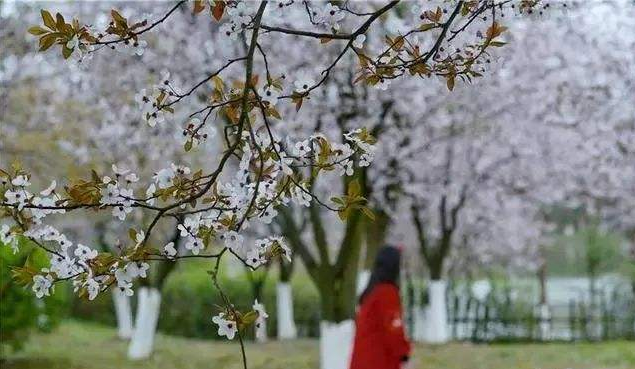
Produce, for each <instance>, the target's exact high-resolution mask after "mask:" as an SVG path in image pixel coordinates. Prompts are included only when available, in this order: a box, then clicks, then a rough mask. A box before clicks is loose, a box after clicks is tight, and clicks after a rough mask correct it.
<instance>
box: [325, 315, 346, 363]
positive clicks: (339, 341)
mask: <svg viewBox="0 0 635 369" xmlns="http://www.w3.org/2000/svg"><path fill="white" fill-rule="evenodd" d="M354 335H355V323H354V322H353V320H351V319H349V320H343V321H341V322H339V323H334V322H329V321H322V322H321V323H320V368H321V369H348V367H349V363H350V360H351V359H350V358H351V352H352V344H353V337H354Z"/></svg>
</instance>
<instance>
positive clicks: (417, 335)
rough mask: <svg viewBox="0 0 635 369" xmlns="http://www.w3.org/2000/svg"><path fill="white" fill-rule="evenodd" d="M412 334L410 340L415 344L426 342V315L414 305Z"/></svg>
mask: <svg viewBox="0 0 635 369" xmlns="http://www.w3.org/2000/svg"><path fill="white" fill-rule="evenodd" d="M413 314H414V316H413V319H414V320H413V323H414V324H413V326H414V327H413V332H412V338H413V339H414V340H415V341H416V342H426V336H425V335H426V321H425V320H426V319H425V318H426V314H425V310H424V308H423V307H422V306H420V305H416V306H415V307H414V308H413Z"/></svg>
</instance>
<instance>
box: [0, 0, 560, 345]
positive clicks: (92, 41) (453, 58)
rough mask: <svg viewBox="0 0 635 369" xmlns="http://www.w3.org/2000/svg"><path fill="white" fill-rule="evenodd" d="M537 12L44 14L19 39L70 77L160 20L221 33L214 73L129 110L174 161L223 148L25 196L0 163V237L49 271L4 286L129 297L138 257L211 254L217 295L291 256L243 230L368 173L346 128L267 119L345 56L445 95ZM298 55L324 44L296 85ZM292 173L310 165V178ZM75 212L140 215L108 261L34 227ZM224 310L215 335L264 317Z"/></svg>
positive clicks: (262, 8)
mask: <svg viewBox="0 0 635 369" xmlns="http://www.w3.org/2000/svg"><path fill="white" fill-rule="evenodd" d="M548 6H549V4H548V3H547V4H542V3H541V2H539V1H515V2H510V1H449V2H442V3H435V2H423V3H414V2H408V3H403V4H402V3H399V2H398V1H393V2H389V3H374V2H373V3H346V4H345V5H342V6H337V5H333V4H331V3H320V2H313V3H308V2H297V1H292V0H290V1H276V2H271V3H268V2H265V1H263V2H237V1H215V2H204V1H195V2H193V3H187V2H185V1H179V2H177V3H175V4H171V6H167V7H166V9H165V11H164V12H163V13H162V14H161V15H159V16H157V17H152V16H140V15H137V14H131V15H128V14H127V13H126V12H120V11H118V10H116V9H112V10H111V11H110V13H109V14H107V18H108V19H109V20H108V22H107V24H106V25H104V27H101V28H97V27H96V26H93V25H91V24H83V23H82V21H81V19H77V18H72V19H71V18H69V17H68V16H66V17H65V16H64V15H63V14H61V13H57V14H55V15H53V14H52V13H51V12H49V11H47V10H44V9H43V10H41V19H42V22H41V24H39V25H34V26H33V27H31V28H30V29H29V33H30V34H32V35H34V36H35V37H37V39H38V42H39V49H40V51H42V52H45V51H47V50H49V49H50V50H54V51H55V50H56V51H57V52H59V53H60V54H61V55H62V56H63V58H64V59H68V60H69V61H70V62H71V63H74V64H76V65H80V66H81V67H82V68H90V61H91V59H93V58H101V57H107V56H102V54H107V53H108V52H111V51H112V50H115V51H120V52H123V53H125V54H130V58H132V59H134V58H135V57H137V56H139V55H142V54H143V53H144V50H145V49H146V48H147V47H148V44H149V42H150V41H152V42H156V43H159V44H160V42H161V40H160V39H159V40H150V38H151V35H152V33H154V32H155V31H157V30H159V29H160V28H161V27H162V25H164V24H166V25H167V24H169V22H170V20H171V19H172V18H173V17H179V16H191V15H189V14H188V13H191V14H194V15H197V16H198V17H209V18H210V20H209V22H215V23H218V26H215V27H214V28H213V29H214V32H215V35H216V36H217V37H218V38H217V39H218V40H219V43H218V44H217V45H207V46H209V47H211V48H213V50H214V63H213V64H214V67H213V68H214V69H213V70H211V71H210V72H208V73H201V75H200V76H199V77H198V78H197V79H196V81H195V82H193V83H192V84H191V85H185V86H179V85H178V84H177V83H176V82H175V81H178V80H180V78H179V77H178V74H179V73H181V71H180V70H179V68H174V70H173V71H172V73H174V74H176V76H174V75H171V74H170V73H169V72H162V73H160V74H157V73H156V72H151V74H152V76H151V77H152V79H154V80H155V81H156V83H155V84H153V85H151V86H148V87H147V88H146V89H142V90H141V91H139V92H138V94H137V95H136V96H135V100H136V103H137V104H138V114H139V116H140V117H141V119H142V120H143V121H145V122H146V123H147V125H148V126H150V127H154V128H157V129H158V128H159V127H168V129H169V128H173V129H174V130H175V131H176V132H181V133H182V135H183V137H185V143H184V146H183V150H184V152H190V151H191V150H193V149H195V148H196V147H197V146H199V145H201V144H202V143H204V142H205V141H206V140H207V139H208V138H209V137H210V136H211V135H212V132H222V135H220V136H222V142H223V144H224V149H223V150H222V151H220V153H218V154H217V155H216V156H215V157H214V158H210V161H211V162H213V163H214V168H213V169H210V170H208V169H206V168H194V169H192V168H190V167H189V166H187V165H183V164H174V163H172V164H168V165H166V166H165V167H163V168H159V169H158V170H156V171H155V172H154V174H153V175H152V176H147V177H145V178H144V177H143V175H142V176H140V175H139V172H138V171H137V170H136V168H134V167H126V168H124V167H121V166H117V165H116V163H113V165H112V168H111V169H109V170H100V171H101V173H98V172H97V171H95V170H93V171H91V172H90V173H86V175H85V176H84V178H83V179H72V180H65V179H61V178H57V179H54V180H52V181H51V184H50V186H48V187H47V188H45V189H39V191H38V190H33V189H32V186H31V179H32V175H31V173H29V171H28V170H27V169H26V168H23V167H22V166H21V165H19V164H14V165H11V166H5V167H3V168H1V169H0V177H1V179H2V182H1V185H0V186H1V187H0V195H1V196H0V199H1V200H2V213H1V214H2V216H3V217H5V218H7V219H9V221H8V222H7V223H5V224H4V225H3V226H2V230H1V232H0V233H1V236H2V242H3V243H5V244H9V245H12V246H13V247H15V245H16V243H15V241H16V240H17V239H18V238H21V237H25V238H28V239H29V240H31V241H32V242H33V243H34V244H35V245H36V246H37V247H39V248H41V249H42V250H44V251H46V252H47V253H48V254H49V256H50V258H51V260H50V266H49V267H48V268H45V269H42V270H34V269H32V268H30V267H28V266H25V267H24V268H19V269H16V270H15V275H16V278H17V279H19V280H20V281H22V282H24V283H25V284H31V285H32V286H33V290H34V291H35V293H36V294H37V295H38V297H41V296H44V295H47V294H49V293H50V289H51V288H52V286H53V285H54V284H55V283H56V282H58V281H63V280H72V282H73V285H74V286H75V290H76V292H77V293H78V294H79V295H80V296H86V297H87V298H89V299H93V298H95V297H96V296H97V295H98V294H99V293H101V292H103V291H104V290H106V289H107V288H109V287H111V286H116V287H117V288H119V289H121V290H122V291H123V292H124V293H126V294H132V293H133V289H132V287H133V281H134V279H136V278H138V277H141V278H143V277H145V274H146V270H147V269H148V263H149V262H152V261H157V262H165V261H169V260H175V259H181V258H186V257H188V258H208V259H212V260H213V261H214V268H213V271H212V273H211V274H212V282H213V283H214V284H215V286H216V287H217V288H219V290H220V286H218V283H217V280H216V275H217V272H218V265H219V262H220V260H221V259H222V258H223V257H224V256H225V255H228V254H232V255H233V256H234V257H236V258H238V259H239V260H240V261H242V262H243V263H245V265H247V266H249V267H250V268H254V269H255V268H258V267H259V266H260V265H262V264H263V263H267V262H269V260H271V258H273V257H277V256H281V257H283V258H289V257H290V252H291V251H290V249H289V248H288V247H287V245H286V242H285V240H284V239H282V238H281V237H278V236H275V235H272V236H269V237H264V238H262V239H259V240H257V242H256V243H255V244H253V245H247V244H245V243H244V235H243V234H242V233H243V232H244V230H245V229H247V228H249V226H250V225H251V224H257V223H269V222H271V220H272V218H273V217H275V216H276V214H277V212H276V210H275V208H276V207H280V206H286V205H288V204H290V203H296V204H299V205H305V206H306V205H307V204H309V203H311V202H312V201H319V203H320V204H325V203H326V201H325V200H320V199H318V198H317V197H316V195H315V194H314V193H312V192H311V190H310V188H309V186H307V183H309V181H311V180H314V179H315V177H317V176H319V175H320V174H321V173H323V172H326V171H329V172H330V171H334V170H335V172H336V173H340V175H342V176H347V175H351V174H352V170H351V167H353V166H368V165H369V164H370V163H371V162H372V160H373V156H374V143H375V139H374V138H373V136H372V135H371V134H370V133H369V132H368V131H367V130H366V129H365V128H363V127H359V128H355V129H351V130H350V131H349V132H347V133H345V134H344V136H343V138H342V140H341V142H331V140H329V139H328V138H327V136H325V135H323V134H321V132H319V131H318V132H315V133H314V134H311V135H309V136H308V137H304V138H302V139H300V140H296V141H292V140H291V139H290V138H289V137H288V136H287V133H288V126H290V125H291V124H290V123H285V122H283V119H288V118H292V116H291V115H288V116H284V117H283V116H282V114H281V113H280V112H281V111H286V110H285V109H280V105H281V104H285V105H286V104H292V106H293V107H294V108H295V110H299V109H301V108H302V107H303V106H306V105H308V104H310V103H311V102H310V98H311V96H312V95H313V94H316V92H317V90H318V89H320V87H322V86H323V85H324V84H325V82H326V81H327V80H328V79H329V77H330V76H331V74H332V72H333V71H334V70H336V69H338V67H339V63H340V61H341V60H342V59H343V58H344V57H345V56H347V55H348V54H354V55H355V56H356V57H357V60H358V64H357V67H356V71H355V76H354V77H353V78H352V79H353V81H354V82H355V83H363V84H367V85H369V86H373V87H376V88H378V89H379V90H381V91H383V90H386V89H387V88H388V87H389V85H391V82H393V81H399V80H401V79H404V78H417V79H420V80H421V84H422V85H424V84H425V83H426V79H428V78H435V77H436V78H442V79H443V80H445V83H446V85H447V87H448V89H450V90H452V89H453V88H454V86H455V83H456V81H457V80H461V81H471V79H473V78H476V77H480V76H482V72H483V66H482V65H483V63H484V62H483V60H484V59H485V58H487V57H488V56H489V55H491V53H493V51H492V50H495V49H496V48H499V47H502V46H504V45H505V42H504V41H503V39H502V36H503V34H504V32H505V31H506V27H505V26H503V24H502V22H501V20H502V19H503V17H504V15H505V13H509V12H510V11H511V12H520V13H531V12H534V11H542V9H544V8H546V7H548ZM133 13H134V12H133ZM124 14H125V16H124ZM378 24H384V27H382V28H381V29H382V30H383V29H389V30H390V32H388V33H389V34H386V33H384V32H383V31H381V32H378V31H376V29H378V28H377V27H376V26H377V25H378ZM168 27H169V26H168ZM167 35H168V36H175V35H170V32H167ZM289 39H291V40H293V46H294V47H293V48H292V49H293V50H289V53H286V54H285V55H280V54H278V55H274V54H272V53H271V50H273V48H274V46H273V45H276V44H277V43H280V42H284V41H286V40H289ZM367 41H372V42H367ZM201 42H203V41H201ZM455 44H460V47H456V46H455ZM207 46H206V47H207ZM304 46H310V47H312V48H324V49H325V50H329V51H330V52H329V53H325V55H333V57H332V58H330V60H327V61H326V63H325V64H323V65H320V66H319V67H317V68H314V69H307V68H304V74H303V75H293V74H294V73H293V72H294V71H293V70H287V69H286V68H285V65H293V64H294V58H300V56H301V55H296V54H295V53H301V52H302V51H301V50H302V48H303V47H304ZM333 50H334V51H333ZM60 62H61V61H60ZM395 85H396V83H395ZM196 96H198V97H200V96H203V97H204V98H203V99H202V100H203V102H201V101H195V102H193V103H192V102H191V101H192V100H194V97H196ZM192 105H197V106H195V107H194V106H192ZM318 108H319V107H318ZM179 109H185V110H186V111H184V112H180V113H181V114H182V115H183V117H184V119H177V117H180V116H181V114H177V112H178V110H179ZM291 126H292V125H291ZM234 162H235V163H236V165H235V166H234V165H233V163H234ZM304 168H311V170H310V171H308V174H307V171H304V170H303V169H304ZM351 186H352V187H351V188H350V189H349V191H348V193H349V196H345V197H342V198H337V201H332V204H330V205H329V206H328V208H332V209H334V210H336V211H338V213H339V214H340V215H341V216H342V218H346V217H347V216H348V215H349V214H351V212H357V211H362V212H365V213H370V212H369V210H368V209H367V208H366V207H365V199H364V198H363V197H361V195H360V194H359V193H358V191H356V190H355V188H357V187H358V184H356V182H355V181H352V182H351ZM60 187H62V188H63V190H62V189H60ZM351 194H352V195H351ZM87 210H93V211H98V212H110V213H111V215H112V216H113V217H114V218H116V219H118V220H120V221H124V222H125V221H126V220H127V219H128V217H129V216H130V213H132V212H134V211H138V212H144V213H146V214H149V215H150V219H151V220H150V221H149V222H148V224H147V225H145V226H144V227H140V228H137V229H135V228H130V230H129V241H128V242H127V245H122V247H121V248H120V250H121V251H120V252H117V253H115V252H98V251H96V250H95V249H93V248H91V247H90V246H86V245H82V244H80V241H75V240H70V239H69V237H67V236H66V235H65V234H63V233H61V232H59V231H58V230H57V229H55V228H54V227H53V226H52V225H49V224H46V223H45V221H46V220H47V219H48V217H49V216H50V215H53V214H58V215H57V216H63V215H61V214H68V213H71V212H79V211H87ZM166 218H175V219H181V218H184V221H183V222H182V223H181V224H180V226H179V230H180V233H181V236H183V237H185V238H186V243H185V248H186V249H187V250H188V251H189V253H188V254H187V255H181V254H179V253H178V250H176V248H175V247H174V245H173V244H169V243H168V244H167V245H158V244H156V241H153V238H152V235H153V231H154V230H155V229H156V227H157V225H158V224H159V223H160V222H162V221H164V220H165V219H166ZM220 292H221V295H222V296H225V295H224V294H223V293H222V290H220ZM224 301H225V306H224V308H223V310H222V311H221V312H220V313H219V314H218V315H216V316H215V317H214V322H215V323H216V324H218V326H219V334H223V335H226V336H227V337H228V338H232V337H234V335H235V333H236V332H235V331H234V330H237V332H240V330H241V329H243V328H244V327H246V326H248V325H250V324H252V323H254V322H257V321H258V320H259V319H262V318H264V317H265V316H266V314H265V313H264V312H263V311H261V310H262V309H260V308H254V309H253V310H250V311H247V312H240V311H239V310H238V309H237V308H235V307H234V306H233V305H232V304H231V302H230V301H228V300H227V299H226V298H225V297H224ZM255 306H258V307H259V305H258V304H256V305H255ZM238 337H239V338H240V334H238Z"/></svg>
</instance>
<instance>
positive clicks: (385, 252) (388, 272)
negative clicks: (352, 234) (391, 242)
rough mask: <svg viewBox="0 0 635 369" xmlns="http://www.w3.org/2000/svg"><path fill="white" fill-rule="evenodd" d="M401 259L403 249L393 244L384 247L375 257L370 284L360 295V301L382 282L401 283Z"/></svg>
mask: <svg viewBox="0 0 635 369" xmlns="http://www.w3.org/2000/svg"><path fill="white" fill-rule="evenodd" d="M400 261H401V251H399V249H398V248H396V247H393V246H385V247H382V248H381V249H380V250H379V252H377V256H376V257H375V265H374V266H373V271H372V273H371V275H370V280H369V281H368V286H366V289H364V292H362V295H361V296H360V297H359V302H360V303H361V302H362V301H364V298H365V297H366V296H368V294H370V292H371V291H372V290H373V288H375V286H376V285H378V284H380V283H391V284H394V285H399V269H400V268H399V267H400V264H401V263H400Z"/></svg>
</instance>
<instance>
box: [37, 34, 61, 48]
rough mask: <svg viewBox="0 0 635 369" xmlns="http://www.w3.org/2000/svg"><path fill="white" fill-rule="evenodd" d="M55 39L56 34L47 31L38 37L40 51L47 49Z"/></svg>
mask: <svg viewBox="0 0 635 369" xmlns="http://www.w3.org/2000/svg"><path fill="white" fill-rule="evenodd" d="M56 40H57V36H56V35H55V34H54V33H49V34H47V35H44V36H42V37H40V51H46V50H48V49H49V48H50V47H51V46H53V44H54V43H55V41H56Z"/></svg>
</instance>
